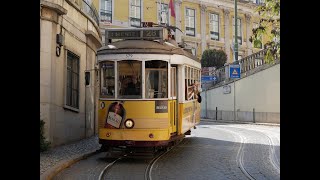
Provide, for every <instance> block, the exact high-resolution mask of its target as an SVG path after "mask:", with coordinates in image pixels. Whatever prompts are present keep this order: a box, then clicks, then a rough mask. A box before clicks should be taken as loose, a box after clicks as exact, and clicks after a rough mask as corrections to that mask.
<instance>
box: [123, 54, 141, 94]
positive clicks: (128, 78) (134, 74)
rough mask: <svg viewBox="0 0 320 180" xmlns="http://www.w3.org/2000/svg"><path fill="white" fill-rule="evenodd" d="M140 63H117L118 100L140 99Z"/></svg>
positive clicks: (131, 61)
mask: <svg viewBox="0 0 320 180" xmlns="http://www.w3.org/2000/svg"><path fill="white" fill-rule="evenodd" d="M141 67H142V62H141V61H133V60H130V61H126V60H124V61H119V62H118V75H119V76H118V82H119V86H118V98H122V99H141V98H142V90H141V89H142V88H141V84H142V83H141V74H142V71H141Z"/></svg>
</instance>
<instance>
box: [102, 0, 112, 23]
mask: <svg viewBox="0 0 320 180" xmlns="http://www.w3.org/2000/svg"><path fill="white" fill-rule="evenodd" d="M102 1H104V2H105V3H107V1H110V6H111V8H110V9H111V10H110V14H111V15H110V22H109V21H102V18H101V17H103V16H102V13H108V12H107V11H109V10H107V9H102V8H105V7H107V6H106V5H105V7H102ZM99 3H100V9H99V12H100V13H99V15H100V22H101V23H104V24H109V23H110V24H112V22H113V12H114V1H113V0H100V1H99ZM102 11H104V12H102Z"/></svg>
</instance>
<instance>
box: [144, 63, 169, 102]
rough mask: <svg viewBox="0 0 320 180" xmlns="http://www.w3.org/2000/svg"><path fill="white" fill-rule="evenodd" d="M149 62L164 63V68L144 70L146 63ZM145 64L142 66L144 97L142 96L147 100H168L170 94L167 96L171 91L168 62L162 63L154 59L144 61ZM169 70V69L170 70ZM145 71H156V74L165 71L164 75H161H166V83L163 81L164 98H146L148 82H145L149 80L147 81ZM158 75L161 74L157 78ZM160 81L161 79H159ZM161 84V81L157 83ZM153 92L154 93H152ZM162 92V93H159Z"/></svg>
mask: <svg viewBox="0 0 320 180" xmlns="http://www.w3.org/2000/svg"><path fill="white" fill-rule="evenodd" d="M149 61H161V62H165V63H166V68H165V69H164V68H146V63H147V62H149ZM144 62H145V64H144V77H145V78H144V87H143V88H144V92H145V96H144V99H147V100H159V99H161V100H162V99H168V98H169V97H170V96H171V94H169V92H170V91H171V89H169V88H170V86H169V67H170V64H169V62H168V61H164V60H157V59H154V60H146V61H144ZM170 70H171V69H170ZM147 71H158V72H160V71H165V73H163V74H162V75H164V74H165V75H166V81H165V83H166V84H165V85H166V87H165V88H166V91H165V92H166V97H156V98H149V97H148V96H147V93H148V92H147V90H148V88H147V85H148V82H147V80H149V79H148V76H147ZM160 75H161V73H159V77H160ZM159 79H160V78H159ZM161 79H162V78H161ZM162 81H163V79H162ZM160 82H161V80H160V81H159V82H158V84H159V83H160ZM154 92H155V91H154ZM158 92H159V90H158ZM161 92H162V91H161Z"/></svg>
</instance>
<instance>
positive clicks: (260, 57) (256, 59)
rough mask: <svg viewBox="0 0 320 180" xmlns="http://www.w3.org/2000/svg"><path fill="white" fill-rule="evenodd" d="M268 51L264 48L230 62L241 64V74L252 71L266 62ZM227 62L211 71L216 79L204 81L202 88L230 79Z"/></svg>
mask: <svg viewBox="0 0 320 180" xmlns="http://www.w3.org/2000/svg"><path fill="white" fill-rule="evenodd" d="M266 52H267V49H263V50H261V51H259V52H256V53H253V54H251V55H249V56H247V57H245V58H242V59H240V60H239V61H238V62H233V63H230V64H235V63H236V64H238V63H239V64H240V69H241V74H243V73H245V74H246V72H249V71H252V70H254V69H256V68H258V67H261V66H263V65H265V64H266V62H265V59H264V57H265V54H266ZM275 62H276V63H277V62H279V60H277V59H276V60H275ZM230 64H226V65H225V66H223V67H221V68H219V69H216V70H213V71H212V72H209V73H210V74H213V75H214V76H215V77H216V80H215V81H210V82H203V83H202V88H204V89H208V88H210V87H213V86H216V85H218V84H222V83H225V82H226V81H228V80H229V74H228V72H229V65H230ZM207 73H208V72H207Z"/></svg>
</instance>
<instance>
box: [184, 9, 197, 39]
mask: <svg viewBox="0 0 320 180" xmlns="http://www.w3.org/2000/svg"><path fill="white" fill-rule="evenodd" d="M188 10H189V11H192V10H193V12H194V16H193V25H194V27H189V26H188V25H189V24H190V22H191V21H190V18H191V17H192V16H189V15H187V11H188ZM187 21H188V25H187ZM187 28H189V30H190V28H193V33H194V34H193V35H192V34H188V33H187V32H188V30H187ZM185 30H186V35H187V36H192V37H195V36H196V10H195V9H192V8H188V7H186V9H185Z"/></svg>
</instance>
